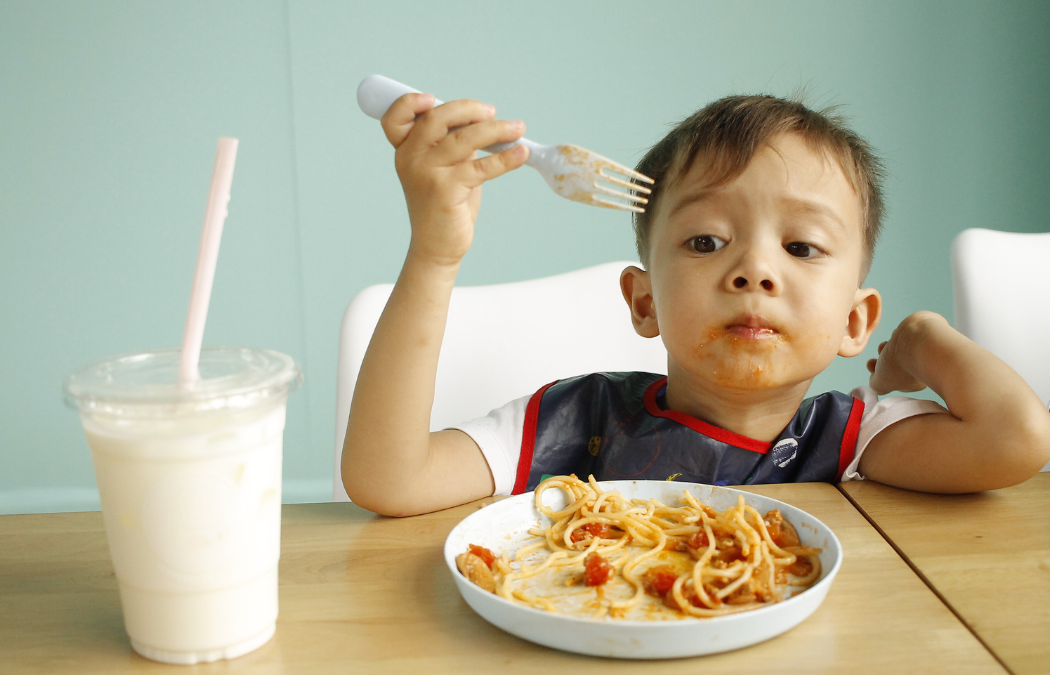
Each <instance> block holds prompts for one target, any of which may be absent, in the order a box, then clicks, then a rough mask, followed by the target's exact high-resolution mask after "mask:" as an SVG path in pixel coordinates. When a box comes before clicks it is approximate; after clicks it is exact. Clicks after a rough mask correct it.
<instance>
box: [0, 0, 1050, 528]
mask: <svg viewBox="0 0 1050 675" xmlns="http://www.w3.org/2000/svg"><path fill="white" fill-rule="evenodd" d="M373 72H379V73H384V74H386V75H389V76H391V77H394V78H396V79H400V80H402V81H404V82H407V83H410V84H413V85H415V86H417V87H419V88H423V89H427V90H430V91H433V92H435V93H436V94H437V95H438V96H439V97H441V98H444V99H446V100H448V99H453V98H458V97H467V96H469V97H475V98H481V99H484V100H486V101H488V102H491V103H493V104H495V105H496V106H497V107H498V108H499V110H500V111H501V113H502V114H503V115H505V116H508V117H515V118H521V119H524V120H526V122H527V123H528V125H529V131H528V136H529V137H530V138H532V139H533V140H536V141H540V142H546V143H563V142H570V143H576V144H578V145H582V146H584V147H586V148H590V149H592V150H595V151H597V152H600V153H602V154H605V155H609V156H611V157H614V158H616V159H619V160H620V161H623V162H625V163H633V162H635V161H636V160H637V159H638V158H639V157H640V156H641V154H642V153H643V152H644V150H645V149H646V148H647V147H648V146H649V145H650V144H651V143H653V142H654V141H656V140H657V139H659V138H660V137H661V136H662V135H663V133H664V132H665V130H666V128H667V125H668V124H669V123H671V122H674V121H677V120H678V119H680V118H681V117H683V116H685V115H687V114H688V113H690V112H692V111H693V110H694V109H696V108H697V107H699V106H700V105H702V104H703V103H705V102H707V101H710V100H712V99H714V98H717V97H720V96H723V95H726V94H730V93H741V92H771V93H775V94H789V93H791V92H792V91H793V90H795V89H798V88H800V87H802V88H805V89H806V90H808V92H809V94H810V100H811V101H812V102H813V103H814V104H816V105H824V104H830V103H841V104H844V105H845V112H846V114H847V115H848V116H849V117H851V118H852V120H853V122H854V125H855V127H856V128H857V129H858V130H859V131H860V132H861V133H862V134H863V135H864V136H866V137H867V138H868V139H869V140H870V141H871V142H872V143H873V144H874V145H875V146H876V147H877V148H879V149H880V150H881V152H882V155H883V156H884V158H885V160H886V163H887V166H888V168H889V171H890V174H891V175H890V179H889V181H888V184H887V192H888V197H889V216H888V222H887V225H886V231H885V236H884V239H883V241H882V244H881V246H880V249H879V252H878V255H877V256H876V262H875V265H874V267H873V269H872V272H871V275H870V277H869V284H870V285H873V286H875V287H876V288H879V289H880V290H881V291H882V293H883V295H884V297H885V301H886V317H885V320H884V323H883V326H882V327H881V328H880V329H879V333H878V334H877V336H876V337H877V338H878V339H885V338H886V337H888V335H889V331H890V329H891V327H892V326H893V325H894V324H895V323H896V322H897V321H899V320H900V319H901V318H903V317H904V316H906V315H907V314H908V313H910V312H912V311H914V310H917V309H922V308H925V309H933V310H935V311H939V312H941V313H944V314H946V315H948V316H949V317H950V316H951V275H950V269H949V263H948V249H949V245H950V243H951V240H952V238H953V237H954V236H955V235H956V234H957V233H958V232H959V231H961V230H962V229H965V228H967V227H991V228H996V229H1005V230H1015V231H1043V230H1046V229H1048V225H1050V189H1048V187H1050V186H1048V185H1047V183H1048V178H1050V133H1048V132H1050V114H1048V112H1047V111H1050V3H1046V2H1042V1H1041V0H1036V1H1033V2H1010V3H1000V2H991V1H989V2H975V1H969V2H967V1H963V0H957V1H953V2H914V1H886V0H883V1H880V2H867V3H861V2H843V1H842V0H828V1H815V0H812V1H809V2H793V3H784V2H779V1H774V0H770V1H766V2H741V3H731V4H730V3H715V2H643V3H639V2H627V1H623V0H601V1H594V2H564V1H558V0H542V1H541V0H531V1H530V2H528V3H516V4H514V5H511V4H509V3H496V2H492V3H486V2H467V1H465V0H464V1H446V2H441V3H431V2H424V1H421V0H415V1H412V2H408V1H406V2H384V3H378V2H369V3H365V2H316V1H315V2H301V1H299V0H287V1H286V2H282V1H279V0H270V1H263V0H252V1H250V2H248V1H244V2H222V3H212V2H186V1H184V0H179V1H177V2H176V1H173V0H172V1H165V2H151V3H139V2H131V1H126V2H103V1H94V2H74V1H72V0H70V1H69V2H53V1H52V2H49V1H42V2H30V1H29V0H25V1H23V2H19V1H16V0H0V326H2V329H0V512H20V511H36V510H39V511H45V510H73V509H84V508H97V495H96V494H95V493H94V476H93V473H92V468H91V461H90V456H89V453H88V450H87V446H86V444H85V442H84V440H83V437H82V435H81V432H80V427H79V422H78V420H77V417H76V415H75V414H74V413H73V412H72V411H70V410H69V409H67V408H65V407H64V406H63V404H62V400H61V393H60V389H61V383H62V380H63V378H64V377H65V375H66V374H67V373H68V372H70V371H71V370H73V369H74V368H76V367H78V366H80V365H83V364H85V363H87V362H90V361H94V360H97V359H100V358H103V357H106V356H109V355H112V354H116V353H121V352H128V351H136V350H143V349H151V348H160V347H168V346H177V345H178V343H179V341H180V340H181V336H182V325H183V321H184V317H185V312H186V306H187V303H188V297H189V286H190V280H191V277H192V273H193V266H194V260H195V257H196V250H197V244H198V239H199V234H200V226H201V221H202V218H203V214H204V203H205V199H206V196H207V188H208V181H209V178H210V174H211V166H212V160H213V158H214V153H215V143H216V139H217V138H218V137H219V136H223V135H228V136H235V137H237V138H239V139H240V141H241V143H240V152H239V155H238V158H237V168H236V174H235V177H234V185H233V198H232V201H231V204H230V215H229V219H228V220H227V222H226V230H225V234H224V239H223V244H222V251H221V254H220V257H219V269H218V274H217V276H216V280H215V290H214V297H213V301H212V306H211V313H210V317H209V321H208V327H207V333H206V335H205V343H206V344H237V345H250V346H260V347H268V348H273V349H278V350H280V351H284V352H286V353H289V354H291V355H293V356H294V357H295V358H296V359H297V360H299V362H300V363H301V364H302V365H303V369H304V374H305V381H306V384H305V387H304V388H303V389H301V390H299V391H298V392H297V393H295V394H294V395H293V396H292V399H291V402H290V407H289V414H290V416H289V425H288V430H287V434H286V460H285V479H286V482H285V496H286V500H287V501H320V500H325V499H328V497H329V494H330V492H329V490H330V484H331V465H332V460H331V452H332V444H333V435H334V428H335V421H334V409H335V401H334V399H335V362H336V347H337V333H338V326H339V320H340V316H341V313H342V310H343V308H344V306H345V304H346V303H347V301H348V300H349V299H350V298H352V297H353V296H354V294H356V293H357V292H358V291H359V290H361V289H362V288H364V287H365V286H367V285H370V284H373V283H379V282H387V281H392V280H393V279H394V277H395V275H396V273H397V270H398V268H399V266H400V262H401V258H402V256H403V253H404V249H405V246H406V244H407V236H408V224H407V218H406V215H405V208H404V205H403V201H402V198H401V195H400V189H399V185H398V182H397V177H396V175H395V173H394V170H393V165H392V152H391V150H390V148H389V147H388V146H387V145H386V141H385V139H384V138H383V135H382V133H381V131H380V129H379V126H378V124H377V123H376V122H375V121H374V120H371V119H369V118H366V117H365V116H364V115H363V114H362V113H360V112H359V111H358V109H357V106H356V103H355V99H354V91H355V88H356V86H357V83H358V82H359V81H360V80H361V78H362V77H364V76H365V75H368V74H370V73H373ZM475 241H476V243H475V245H474V248H473V250H472V251H471V253H470V255H469V256H468V257H467V259H466V261H465V264H464V266H463V271H462V275H461V282H462V283H464V284H482V283H495V282H504V281H513V280H519V279H524V278H528V277H535V276H542V275H547V274H551V273H556V272H562V271H566V270H570V269H574V268H578V267H584V266H587V265H591V264H595V263H599V262H604V261H607V260H615V259H623V258H632V257H633V255H634V252H633V243H632V238H631V234H630V227H629V221H628V218H627V217H626V216H625V215H623V214H619V213H617V212H611V211H606V210H602V209H593V208H588V207H584V206H580V205H576V204H573V203H570V202H566V201H564V200H561V199H559V198H558V197H556V196H554V194H553V193H551V192H550V191H549V190H548V189H547V188H546V187H544V185H543V184H542V182H541V180H540V178H539V177H538V176H537V175H536V174H535V173H534V172H531V171H529V170H528V169H525V170H522V171H520V172H518V173H517V174H513V175H510V176H507V177H505V178H503V179H501V180H499V181H496V182H495V183H493V184H491V185H489V186H486V188H485V198H484V204H483V206H482V211H481V216H480V220H479V223H478V230H477V236H476V240H475ZM873 351H874V345H873V346H872V347H871V348H870V349H869V352H870V353H869V354H866V355H865V356H864V357H862V358H858V359H853V360H848V361H841V362H838V363H836V364H835V365H834V366H832V368H831V369H830V370H829V371H827V372H826V373H825V374H824V375H822V376H821V377H820V379H819V381H818V382H817V384H816V386H817V387H820V388H822V389H826V388H844V389H848V388H850V387H852V386H854V385H855V384H857V383H859V382H861V381H863V380H864V379H865V371H864V365H863V360H864V359H866V358H868V357H869V356H871V355H872V353H873Z"/></svg>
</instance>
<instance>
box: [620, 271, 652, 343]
mask: <svg viewBox="0 0 1050 675" xmlns="http://www.w3.org/2000/svg"><path fill="white" fill-rule="evenodd" d="M620 291H621V292H622V293H623V299H624V300H626V301H627V306H628V307H630V308H631V322H632V323H633V324H634V331H635V332H636V333H638V334H639V335H641V336H642V337H647V338H652V337H656V336H657V335H659V334H660V326H659V324H657V321H656V305H654V304H653V288H652V283H651V282H650V280H649V273H648V272H646V271H645V270H642V269H639V268H637V267H633V266H632V267H628V268H627V269H625V270H624V271H623V272H620Z"/></svg>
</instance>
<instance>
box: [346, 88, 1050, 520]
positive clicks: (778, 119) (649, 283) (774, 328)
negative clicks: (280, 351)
mask: <svg viewBox="0 0 1050 675" xmlns="http://www.w3.org/2000/svg"><path fill="white" fill-rule="evenodd" d="M433 105H434V98H433V96H430V95H428V94H412V95H408V96H404V97H402V98H401V99H399V100H398V101H397V102H396V103H395V104H394V105H393V106H392V107H391V108H390V110H389V111H388V112H387V114H386V115H385V116H384V117H383V129H384V131H385V133H386V135H387V138H388V139H389V141H390V142H391V144H392V145H393V146H394V147H395V148H396V153H395V166H396V168H397V172H398V175H399V177H400V179H401V182H402V185H403V187H404V191H405V199H406V201H407V204H408V211H409V217H410V219H411V225H412V237H411V243H410V245H409V249H408V254H407V256H406V259H405V264H404V267H403V268H402V271H401V274H400V276H399V277H398V280H397V283H396V284H395V286H394V289H393V292H392V293H391V295H390V300H389V302H388V304H387V307H386V309H385V311H384V312H383V315H382V317H381V318H380V320H379V323H378V325H377V327H376V330H375V334H374V336H373V338H372V341H371V343H370V345H369V348H368V351H367V353H366V355H365V358H364V361H363V363H362V365H361V371H360V376H359V378H358V381H357V388H356V390H355V392H354V398H353V403H352V407H351V412H350V418H349V423H348V427H347V433H346V440H345V444H344V449H343V462H342V476H343V484H344V486H345V487H346V490H347V494H349V495H350V498H351V499H352V500H353V501H354V502H356V503H358V504H359V505H361V506H363V507H365V508H367V509H370V510H373V511H375V512H377V513H382V514H387V515H397V516H401V515H411V514H416V513H423V512H427V511H434V510H437V509H441V508H446V507H449V506H453V505H456V504H461V503H464V502H468V501H471V500H474V499H478V498H480V497H485V496H488V495H491V494H494V493H496V494H508V493H511V492H514V493H518V492H522V491H525V490H530V489H532V488H534V487H535V485H536V483H538V482H539V480H540V479H541V477H542V476H543V475H544V474H555V473H570V472H574V473H577V474H578V475H581V476H585V475H587V474H591V473H593V474H594V475H595V476H596V478H598V479H599V480H602V479H615V478H646V479H660V480H665V479H677V480H683V481H699V482H708V483H718V484H743V483H751V482H758V483H769V482H791V481H812V480H821V481H837V480H848V479H852V478H861V477H866V478H869V479H871V480H876V481H879V482H883V483H887V484H890V485H896V486H899V487H904V488H909V489H913V490H924V491H931V492H970V491H978V490H988V489H994V488H1000V487H1005V486H1009V485H1013V484H1016V483H1020V482H1022V481H1024V480H1026V479H1027V478H1029V477H1030V476H1032V475H1033V474H1034V473H1035V472H1037V471H1038V470H1039V468H1040V467H1041V466H1042V465H1043V464H1044V463H1046V462H1047V460H1048V459H1050V415H1048V414H1047V410H1046V408H1044V407H1043V404H1042V403H1041V402H1040V401H1039V400H1038V398H1037V397H1036V395H1035V393H1034V392H1033V391H1032V390H1031V388H1030V387H1028V385H1027V384H1026V383H1025V382H1024V380H1022V379H1021V377H1020V376H1018V375H1017V374H1016V373H1015V372H1014V371H1013V370H1012V369H1010V368H1009V367H1008V366H1007V365H1006V364H1005V363H1003V362H1002V361H1001V360H1000V359H998V358H996V357H995V356H993V355H992V354H991V353H989V352H987V351H986V350H984V349H982V348H981V347H979V346H977V345H976V344H974V343H973V342H971V341H970V340H968V339H967V338H965V337H964V336H963V335H961V334H960V333H958V332H957V331H955V330H954V329H952V328H951V326H949V325H948V323H947V321H945V320H944V319H943V318H942V317H941V316H939V315H937V314H934V313H932V312H917V313H915V314H913V315H911V316H909V317H908V318H906V319H905V320H904V321H903V322H902V323H901V324H900V325H899V326H898V327H897V328H896V329H895V330H894V331H893V334H892V336H891V338H890V340H889V341H888V342H886V343H884V344H882V345H880V347H879V357H878V359H873V360H872V361H870V362H869V363H868V369H869V370H870V371H871V373H872V374H871V377H870V388H859V389H857V390H854V392H853V396H847V395H845V394H840V393H837V392H831V393H829V394H824V395H822V396H818V397H816V398H814V399H805V400H804V397H805V394H806V391H807V389H808V387H809V385H810V383H811V382H812V380H813V378H814V377H815V376H816V375H817V374H818V373H820V372H821V371H822V370H824V368H826V367H827V366H828V365H829V364H830V363H831V361H832V360H833V359H834V358H835V356H836V355H840V356H847V357H848V356H856V355H858V354H860V353H861V352H862V351H863V350H864V348H865V346H866V344H867V342H868V339H869V338H870V337H871V334H872V332H873V331H874V330H875V327H876V326H877V325H878V322H879V317H880V316H881V312H882V301H881V298H880V296H879V294H878V292H877V291H875V290H874V289H871V288H863V287H862V283H863V280H864V278H865V276H866V274H867V271H868V268H869V267H870V264H871V258H872V254H873V251H874V246H875V240H876V238H877V236H878V231H879V227H880V220H881V215H882V198H881V193H880V187H879V179H880V169H879V164H878V161H877V160H876V159H875V158H874V156H873V155H872V153H871V151H870V149H869V148H868V146H867V145H866V144H865V143H864V141H863V140H861V139H860V138H859V137H857V136H856V134H854V133H853V132H851V131H849V130H848V129H847V128H846V127H845V126H844V125H843V123H842V122H841V120H839V119H838V118H836V117H834V116H831V115H826V114H820V113H816V112H813V111H811V110H809V109H807V108H805V107H804V106H802V105H801V104H798V103H794V102H789V101H784V100H781V99H777V98H774V97H767V96H755V97H729V98H726V99H723V100H721V101H717V102H715V103H713V104H711V105H709V106H707V107H706V108H704V109H703V110H701V111H700V112H698V113H696V114H695V115H693V116H692V117H690V118H688V119H687V120H685V121H684V122H682V123H681V124H680V125H679V126H678V128H676V129H675V130H674V131H672V132H671V133H670V134H669V135H668V136H667V137H666V138H665V139H664V140H663V141H661V142H660V143H658V144H657V145H656V146H655V147H654V148H653V149H652V150H651V151H650V152H649V154H648V155H646V157H645V158H644V159H643V160H642V162H641V164H640V165H639V166H638V170H639V171H641V172H642V173H644V174H646V175H648V176H650V177H652V178H654V179H655V180H656V185H655V190H654V192H653V195H652V197H651V199H650V202H649V205H648V207H647V210H646V213H645V214H643V215H641V216H639V217H638V218H637V220H636V222H635V230H636V238H637V243H638V252H639V257H640V260H641V263H642V266H643V268H644V269H643V268H639V267H629V268H627V269H626V270H624V271H623V274H622V276H621V289H622V291H623V295H624V298H625V299H626V301H627V304H628V306H629V308H630V314H631V319H632V321H633V323H634V327H635V330H636V331H637V332H638V333H639V334H640V335H643V336H645V337H651V338H652V337H656V336H660V337H661V338H662V340H663V342H664V345H665V347H666V348H667V354H668V362H667V377H666V378H662V377H660V376H657V375H651V374H647V373H612V374H609V373H606V374H594V375H589V376H583V377H578V378H572V379H570V380H565V381H559V382H558V383H556V384H554V385H552V386H549V387H547V388H544V389H541V391H539V392H537V393H536V394H535V395H533V396H531V397H525V398H524V399H521V400H519V401H515V402H512V403H510V404H508V405H507V406H504V407H503V408H500V409H497V410H495V411H493V412H492V413H490V415H489V416H487V417H485V418H482V419H480V420H475V421H473V422H470V423H467V424H464V425H463V426H462V427H461V428H459V429H446V430H443V431H438V432H433V433H431V432H430V430H429V427H430V412H431V407H432V405H433V395H434V380H435V374H436V371H437V361H438V353H439V351H440V347H441V340H442V335H443V332H444V325H445V319H446V316H447V311H448V305H449V297H450V294H451V292H452V287H453V284H454V281H455V278H456V272H457V270H458V267H459V263H460V260H461V259H462V257H463V256H464V254H466V252H467V250H468V249H469V248H470V243H471V237H472V234H473V228H474V222H475V219H476V217H477V213H478V207H479V204H480V198H481V185H482V183H484V182H485V181H486V180H490V179H492V178H495V177H497V176H499V175H502V174H503V173H506V172H507V171H511V170H513V169H516V168H518V167H520V166H521V165H522V164H523V163H524V161H525V159H526V158H527V152H528V151H527V150H526V149H525V148H523V147H514V148H511V149H509V150H506V151H504V152H501V153H499V154H496V155H491V156H487V157H483V158H478V156H477V154H476V150H478V149H479V148H483V147H485V146H488V145H490V144H492V143H497V142H507V141H513V140H516V139H518V138H520V137H521V136H522V135H523V133H524V125H523V124H522V123H521V122H512V121H500V120H496V119H495V109H494V108H492V107H491V106H488V105H485V104H482V103H479V102H477V101H453V102H451V103H447V104H444V105H441V106H438V107H433ZM927 386H928V387H930V388H931V389H933V390H934V391H935V392H937V393H938V394H939V395H940V396H941V397H942V398H943V399H944V401H945V403H946V404H947V406H948V410H945V409H944V408H942V407H941V406H939V405H937V404H935V403H931V402H928V401H919V400H914V399H910V398H905V397H891V398H887V399H884V400H882V401H879V400H878V394H885V393H887V392H890V391H894V390H898V391H903V392H908V391H917V390H920V389H923V388H924V387H927ZM855 397H856V398H855Z"/></svg>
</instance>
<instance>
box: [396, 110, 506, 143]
mask: <svg viewBox="0 0 1050 675" xmlns="http://www.w3.org/2000/svg"><path fill="white" fill-rule="evenodd" d="M495 116H496V109H495V108H494V107H492V106H491V105H488V104H487V103H482V102H480V101H472V100H467V99H464V100H460V101H449V102H448V103H443V104H441V105H439V106H438V107H436V108H434V109H432V110H429V111H428V112H427V113H426V114H424V115H423V116H422V117H420V118H419V119H418V120H416V127H415V130H414V131H413V133H412V139H411V142H412V143H413V144H418V145H419V147H429V146H433V145H435V144H437V143H439V142H441V141H443V140H444V139H445V138H446V137H447V136H448V135H449V132H450V131H452V130H454V129H457V128H458V127H466V126H469V125H473V124H477V123H479V122H487V121H489V120H491V119H493V118H494V117H495Z"/></svg>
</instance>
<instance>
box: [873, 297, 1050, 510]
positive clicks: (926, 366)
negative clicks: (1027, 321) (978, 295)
mask: <svg viewBox="0 0 1050 675" xmlns="http://www.w3.org/2000/svg"><path fill="white" fill-rule="evenodd" d="M868 369H869V370H871V371H872V376H871V387H872V388H873V389H874V390H875V391H876V392H877V393H879V394H885V393H888V392H890V391H893V390H899V391H917V390H919V389H922V388H923V387H925V386H928V387H930V388H931V389H932V390H933V391H935V392H936V393H937V394H938V395H940V397H941V398H942V399H944V402H945V404H946V405H947V406H948V411H949V412H950V413H951V414H948V415H919V416H916V417H909V418H907V419H905V420H902V421H900V422H897V423H895V424H893V425H891V426H889V427H887V428H886V429H884V430H883V431H881V432H879V433H878V434H877V435H876V436H875V437H874V438H873V439H872V440H871V443H870V444H869V445H868V447H867V449H866V450H865V452H864V456H863V457H862V458H861V461H860V467H859V470H860V473H861V474H862V475H864V476H866V477H867V478H870V479H871V480H875V481H878V482H880V483H886V484H888V485H894V486H897V487H902V488H907V489H910V490H921V491H924V492H949V493H950V492H976V491H980V490H993V489H996V488H1002V487H1008V486H1010V485H1016V484H1017V483H1021V482H1023V481H1025V480H1027V479H1028V478H1030V477H1031V476H1033V475H1034V474H1035V473H1037V472H1038V471H1039V469H1040V468H1042V466H1043V465H1044V464H1045V463H1046V462H1047V461H1048V460H1050V414H1048V413H1047V410H1046V408H1045V407H1044V406H1043V403H1042V402H1041V401H1040V400H1039V398H1038V397H1037V396H1036V394H1035V392H1033V391H1032V389H1031V387H1029V386H1028V384H1027V383H1026V382H1025V381H1024V380H1023V379H1022V378H1021V376H1020V375H1018V374H1017V373H1016V372H1015V371H1014V370H1013V369H1012V368H1010V366H1008V365H1007V364H1006V363H1004V362H1003V361H1002V360H1001V359H999V358H998V357H996V356H995V355H994V354H992V353H991V352H989V351H988V350H986V349H984V348H983V347H981V346H979V345H977V344H976V343H974V342H973V341H971V340H970V339H968V338H967V337H965V336H964V335H963V334H962V333H959V332H958V331H956V330H955V329H954V328H952V327H951V326H950V325H948V322H947V321H946V320H945V319H944V318H943V317H942V316H940V315H938V314H934V313H933V312H917V313H915V314H912V315H911V316H909V317H908V318H907V319H905V320H904V321H903V322H901V324H900V326H898V327H897V328H896V329H895V330H894V331H893V335H892V336H891V337H890V340H889V342H888V343H884V344H883V345H881V346H880V348H879V357H878V359H877V360H876V361H874V362H869V364H868Z"/></svg>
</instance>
